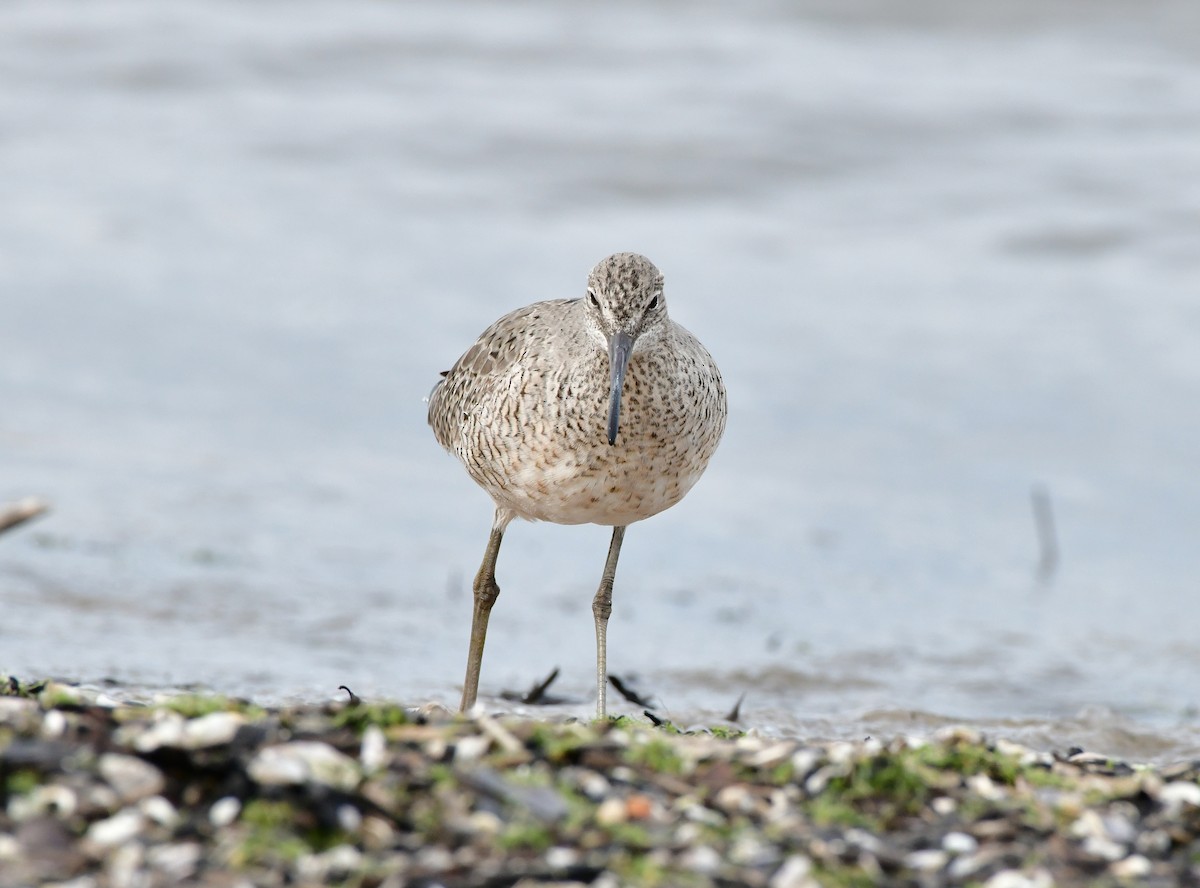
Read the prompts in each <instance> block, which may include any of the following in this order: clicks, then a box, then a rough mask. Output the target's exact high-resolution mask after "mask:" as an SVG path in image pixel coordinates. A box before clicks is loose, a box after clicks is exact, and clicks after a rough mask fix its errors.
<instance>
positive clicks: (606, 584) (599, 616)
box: [592, 527, 625, 719]
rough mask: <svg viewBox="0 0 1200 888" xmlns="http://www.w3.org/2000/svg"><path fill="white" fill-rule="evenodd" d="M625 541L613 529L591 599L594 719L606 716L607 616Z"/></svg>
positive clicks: (622, 531) (622, 532)
mask: <svg viewBox="0 0 1200 888" xmlns="http://www.w3.org/2000/svg"><path fill="white" fill-rule="evenodd" d="M624 539H625V528H624V527H614V528H613V534H612V542H611V543H609V544H608V560H607V561H605V562H604V575H603V576H602V577H601V578H600V588H599V589H597V590H596V597H595V598H593V599H592V614H593V615H594V616H595V618H596V718H598V719H602V718H604V717H605V715H606V714H607V707H606V705H605V700H606V691H607V690H608V616H609V614H611V613H612V590H613V578H614V577H615V576H616V575H617V558H619V557H620V555H621V541H622V540H624Z"/></svg>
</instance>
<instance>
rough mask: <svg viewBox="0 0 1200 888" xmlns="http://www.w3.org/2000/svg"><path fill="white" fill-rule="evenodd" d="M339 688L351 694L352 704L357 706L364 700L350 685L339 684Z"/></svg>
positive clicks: (350, 701)
mask: <svg viewBox="0 0 1200 888" xmlns="http://www.w3.org/2000/svg"><path fill="white" fill-rule="evenodd" d="M338 690H339V691H345V692H346V693H347V694H349V695H350V699H349V701H348V702H349V704H350V705H351V706H357V705H358V704H359V703H361V702H362V700H360V699H359V698H358V695H357V694H356V693H354V691H352V690H350V689H349V688H348V687H346V686H345V685H338Z"/></svg>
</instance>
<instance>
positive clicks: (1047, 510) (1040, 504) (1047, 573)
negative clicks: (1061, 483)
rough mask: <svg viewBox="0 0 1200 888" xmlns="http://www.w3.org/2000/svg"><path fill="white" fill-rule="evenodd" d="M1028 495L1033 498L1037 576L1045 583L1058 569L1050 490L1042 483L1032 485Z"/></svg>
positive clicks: (1056, 531) (1055, 529) (1056, 538)
mask: <svg viewBox="0 0 1200 888" xmlns="http://www.w3.org/2000/svg"><path fill="white" fill-rule="evenodd" d="M1030 497H1031V499H1032V500H1033V523H1034V527H1035V528H1036V529H1037V538H1038V563H1037V577H1038V579H1039V580H1040V581H1041V582H1043V583H1045V582H1049V581H1050V580H1051V579H1053V578H1054V574H1055V571H1057V570H1058V529H1057V528H1056V526H1055V523H1054V505H1053V503H1052V502H1051V500H1050V491H1049V490H1048V489H1047V488H1046V487H1045V486H1044V485H1042V484H1035V485H1034V486H1033V490H1032V491H1031V493H1030Z"/></svg>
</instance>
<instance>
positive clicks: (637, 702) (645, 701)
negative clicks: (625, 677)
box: [608, 673, 654, 706]
mask: <svg viewBox="0 0 1200 888" xmlns="http://www.w3.org/2000/svg"><path fill="white" fill-rule="evenodd" d="M608 680H609V681H611V682H612V686H613V687H614V688H616V689H617V693H618V694H620V695H621V696H622V697H624V698H625V699H626V700H628V701H629V702H630V703H632V704H633V705H634V706H653V705H654V704H653V703H651V702H650V699H649V698H648V697H643V696H642V695H641V694H639V693H638V692H637V691H635V690H634V689H633V688H631V687H630V686H629V685H627V684H625V682H623V681H621V679H620V678H618V677H617V676H615V675H613V674H611V673H610V674H609V676H608Z"/></svg>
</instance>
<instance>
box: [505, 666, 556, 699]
mask: <svg viewBox="0 0 1200 888" xmlns="http://www.w3.org/2000/svg"><path fill="white" fill-rule="evenodd" d="M557 678H558V667H557V666H555V667H554V669H552V670H551V671H550V674H549V675H547V676H546V677H545V678H544V679H543V680H542V681H539V682H535V683H534V685H533V687H531V688H530V689H529V690H528V691H526V692H525V693H521V692H520V691H502V692H501V693H500V696H501V697H503V698H504V699H505V700H511V701H513V702H514V703H525V704H527V705H529V706H554V705H555V704H557V703H566V702H568V701H567V698H566V697H556V696H554V695H553V694H547V693H546V689H547V688H549V687H550V685H552V684H554V682H555V680H556V679H557Z"/></svg>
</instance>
